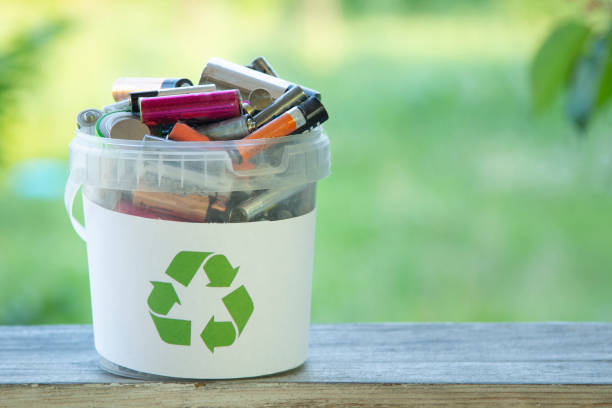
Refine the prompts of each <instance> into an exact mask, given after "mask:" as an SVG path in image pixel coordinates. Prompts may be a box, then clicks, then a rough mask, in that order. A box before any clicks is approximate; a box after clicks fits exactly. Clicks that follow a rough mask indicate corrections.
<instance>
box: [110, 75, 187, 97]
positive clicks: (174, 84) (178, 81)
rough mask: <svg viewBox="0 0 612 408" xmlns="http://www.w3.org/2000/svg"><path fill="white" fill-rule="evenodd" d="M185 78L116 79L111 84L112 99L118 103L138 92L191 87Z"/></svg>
mask: <svg viewBox="0 0 612 408" xmlns="http://www.w3.org/2000/svg"><path fill="white" fill-rule="evenodd" d="M192 85H193V82H191V81H190V80H189V79H187V78H134V77H122V78H117V79H116V80H115V82H114V83H113V99H115V101H117V102H119V101H121V100H123V99H128V98H129V97H130V93H132V92H139V91H152V90H155V89H162V88H178V87H181V86H192Z"/></svg>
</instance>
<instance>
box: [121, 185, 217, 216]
mask: <svg viewBox="0 0 612 408" xmlns="http://www.w3.org/2000/svg"><path fill="white" fill-rule="evenodd" d="M132 203H133V204H134V205H136V206H139V207H141V208H145V209H148V210H150V211H152V212H154V213H157V214H160V215H165V216H170V217H177V218H180V219H183V220H186V221H193V222H204V221H206V212H207V211H208V205H209V198H208V196H206V195H204V196H202V195H198V194H189V195H179V194H172V193H158V192H154V193H152V192H143V191H134V194H133V196H132Z"/></svg>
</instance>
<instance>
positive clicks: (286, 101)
mask: <svg viewBox="0 0 612 408" xmlns="http://www.w3.org/2000/svg"><path fill="white" fill-rule="evenodd" d="M306 99H307V95H306V93H305V92H304V90H303V89H302V88H301V87H300V86H298V85H291V86H290V87H289V88H288V89H287V91H286V92H285V93H284V94H282V95H281V96H280V97H279V98H278V99H276V100H275V101H274V102H272V103H271V104H270V105H268V106H267V107H266V108H265V109H264V110H262V111H261V112H259V113H258V114H256V115H255V116H253V119H254V120H255V124H256V125H257V127H261V126H263V125H265V124H266V123H268V122H269V121H271V120H272V119H274V118H275V117H276V116H278V115H280V114H282V113H284V112H285V111H287V110H289V108H292V107H294V106H296V105H298V104H300V103H302V102H304V101H305V100H306Z"/></svg>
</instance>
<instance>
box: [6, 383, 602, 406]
mask: <svg viewBox="0 0 612 408" xmlns="http://www.w3.org/2000/svg"><path fill="white" fill-rule="evenodd" d="M611 404H612V386H605V385H604V386H601V385H600V386H587V385H547V386H543V385H521V384H515V385H478V384H475V385H470V384H461V385H453V384H431V385H427V384H349V383H339V384H306V383H258V382H243V381H233V382H206V383H191V384H190V383H146V384H115V385H104V384H66V385H49V384H48V385H36V386H34V385H5V386H2V387H0V408H4V407H11V408H13V407H24V408H33V407H48V408H56V407H57V408H72V407H92V408H93V407H113V408H136V407H138V408H142V407H164V408H203V407H215V408H225V407H228V408H229V407H256V408H259V407H261V408H263V407H266V408H269V407H441V406H453V407H487V408H488V407H491V406H498V405H503V406H513V407H517V406H518V407H527V406H529V407H609V406H611Z"/></svg>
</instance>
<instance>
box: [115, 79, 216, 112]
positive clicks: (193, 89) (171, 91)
mask: <svg viewBox="0 0 612 408" xmlns="http://www.w3.org/2000/svg"><path fill="white" fill-rule="evenodd" d="M216 89H217V87H216V86H215V85H214V84H206V85H195V86H180V87H178V88H165V89H156V90H153V91H140V92H132V93H130V100H131V104H130V105H131V106H130V108H131V109H132V112H134V113H137V112H140V105H139V104H138V100H139V99H140V98H150V97H154V96H167V95H182V94H190V93H202V92H213V91H215V90H216ZM122 102H123V101H122Z"/></svg>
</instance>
